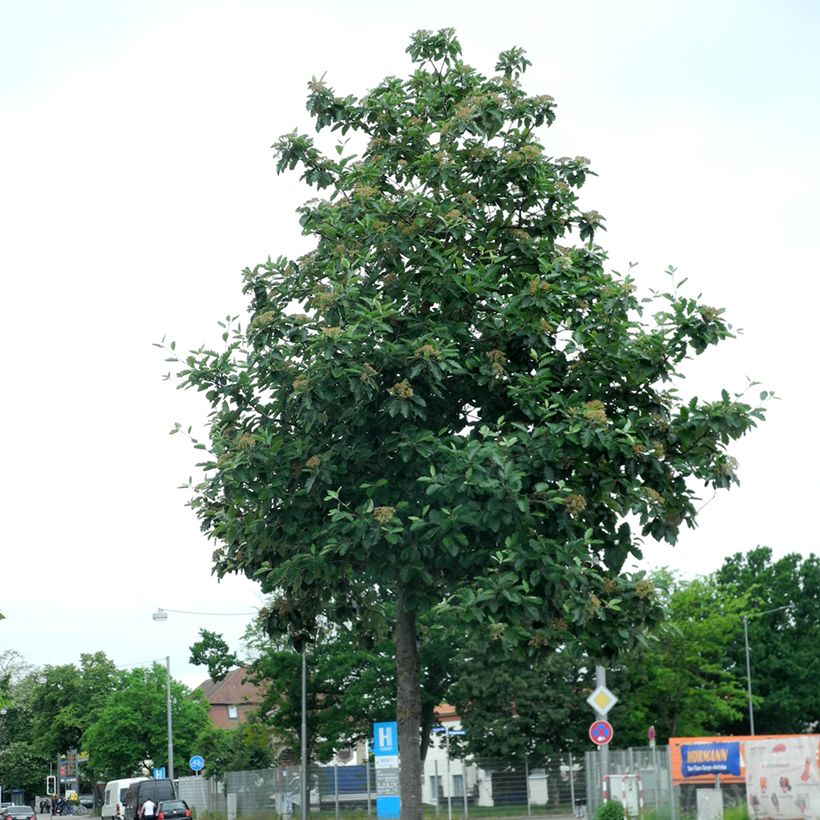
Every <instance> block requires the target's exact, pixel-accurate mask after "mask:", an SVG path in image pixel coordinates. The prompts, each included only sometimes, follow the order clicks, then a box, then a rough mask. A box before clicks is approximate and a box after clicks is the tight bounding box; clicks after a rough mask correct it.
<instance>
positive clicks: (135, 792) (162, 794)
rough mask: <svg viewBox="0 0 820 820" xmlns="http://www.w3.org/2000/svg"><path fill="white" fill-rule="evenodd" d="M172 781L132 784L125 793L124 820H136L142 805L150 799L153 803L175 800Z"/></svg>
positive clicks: (166, 779) (144, 781)
mask: <svg viewBox="0 0 820 820" xmlns="http://www.w3.org/2000/svg"><path fill="white" fill-rule="evenodd" d="M176 796H177V795H176V792H175V791H174V781H173V780H169V779H168V778H165V779H161V780H141V781H140V782H139V783H132V784H131V785H130V786H129V787H128V791H127V792H126V793H125V815H124V818H125V820H138V818H139V814H140V809H141V808H142V804H143V803H144V802H145V801H146V800H148V798H149V797H150V798H151V800H153V801H154V803H162V802H163V800H175V799H176Z"/></svg>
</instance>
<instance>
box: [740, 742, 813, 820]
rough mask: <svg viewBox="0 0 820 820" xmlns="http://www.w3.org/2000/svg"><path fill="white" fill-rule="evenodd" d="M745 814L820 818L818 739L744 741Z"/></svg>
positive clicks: (807, 819) (784, 818) (801, 819)
mask: <svg viewBox="0 0 820 820" xmlns="http://www.w3.org/2000/svg"><path fill="white" fill-rule="evenodd" d="M746 801H747V803H748V805H749V817H750V818H752V820H754V818H769V817H771V818H778V820H781V819H782V820H820V739H818V737H817V735H803V736H801V737H789V738H783V739H781V740H772V739H769V740H757V739H751V740H749V741H747V742H746Z"/></svg>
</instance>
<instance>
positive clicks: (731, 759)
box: [669, 735, 820, 820]
mask: <svg viewBox="0 0 820 820" xmlns="http://www.w3.org/2000/svg"><path fill="white" fill-rule="evenodd" d="M792 740H799V741H803V740H805V741H807V742H810V743H813V744H814V747H815V748H816V747H817V745H818V743H820V735H735V736H732V737H725V736H724V737H719V736H717V737H672V738H670V739H669V765H670V767H671V770H672V782H673V784H674V785H676V786H681V785H684V784H688V783H691V784H695V785H697V784H699V783H700V784H706V783H708V784H710V785H714V782H715V778H716V777H717V778H719V779H720V782H721V783H738V784H740V783H744V784H745V783H746V767H747V748H748V747H749V744H750V743H754V744H755V745H757V744H760V743H763V742H766V741H772V742H773V747H772V748H774V746H776V745H777V743H778V742H786V743H787V744H788V743H790V742H791V741H792ZM772 816H773V817H783V818H784V820H785V815H782V814H781V815H778V814H777V813H776V812H775V813H774V814H773V815H772Z"/></svg>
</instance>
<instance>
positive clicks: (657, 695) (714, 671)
mask: <svg viewBox="0 0 820 820" xmlns="http://www.w3.org/2000/svg"><path fill="white" fill-rule="evenodd" d="M657 586H658V588H661V589H664V590H665V593H664V595H663V608H664V618H663V622H662V624H661V625H660V626H659V628H658V629H657V630H656V632H655V634H653V635H652V636H651V637H650V639H649V640H648V641H647V642H646V643H644V644H641V645H638V646H636V647H634V648H633V649H632V650H630V651H629V652H627V653H625V654H624V655H623V656H622V657H621V658H619V659H618V661H617V662H616V664H615V666H614V668H613V669H612V670H611V672H610V674H609V675H608V685H609V686H610V688H612V689H613V691H615V692H616V693H617V694H618V697H619V698H620V699H621V702H620V703H618V704H617V705H616V706H615V707H614V709H613V711H612V716H611V720H612V721H613V725H615V726H617V731H618V742H619V744H624V745H635V746H642V745H646V743H647V730H648V728H649V726H654V727H655V731H656V734H657V738H658V742H660V743H666V742H667V741H668V739H669V738H670V737H674V736H697V735H711V734H721V733H723V730H724V727H726V726H727V725H728V724H730V723H731V722H732V721H736V720H737V719H738V718H739V717H741V716H742V714H743V711H744V709H745V704H746V688H745V683H744V681H743V680H742V679H739V678H738V677H737V675H736V672H735V669H734V665H733V663H732V654H733V651H734V647H735V643H736V640H737V629H738V625H739V624H740V613H741V612H742V611H743V610H744V608H745V607H746V599H745V597H744V596H743V595H738V594H736V593H735V592H734V591H730V590H727V589H726V588H725V587H723V586H721V585H720V584H719V583H718V582H717V580H716V578H715V576H714V574H713V575H709V576H705V577H702V578H695V579H692V580H678V579H673V578H667V579H665V580H660V581H659V582H658V583H657Z"/></svg>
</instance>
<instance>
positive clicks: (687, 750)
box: [680, 741, 740, 777]
mask: <svg viewBox="0 0 820 820" xmlns="http://www.w3.org/2000/svg"><path fill="white" fill-rule="evenodd" d="M680 756H681V774H682V775H683V776H684V777H696V776H698V775H702V774H713V775H714V774H733V775H735V776H736V777H740V743H739V742H738V741H729V742H722V743H687V744H684V745H682V746H681V748H680Z"/></svg>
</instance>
